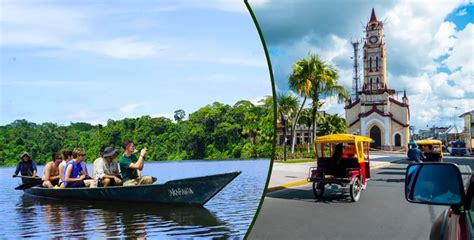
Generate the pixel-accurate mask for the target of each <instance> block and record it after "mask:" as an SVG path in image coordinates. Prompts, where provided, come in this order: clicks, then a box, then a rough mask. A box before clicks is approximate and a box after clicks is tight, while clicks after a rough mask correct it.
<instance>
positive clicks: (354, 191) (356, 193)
mask: <svg viewBox="0 0 474 240" xmlns="http://www.w3.org/2000/svg"><path fill="white" fill-rule="evenodd" d="M349 189H350V190H349V191H350V194H351V201H353V202H357V201H359V199H360V193H361V192H362V182H361V181H360V178H359V177H356V179H355V180H354V182H353V183H352V184H351V185H350V188H349Z"/></svg>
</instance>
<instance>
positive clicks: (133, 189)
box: [23, 171, 241, 206]
mask: <svg viewBox="0 0 474 240" xmlns="http://www.w3.org/2000/svg"><path fill="white" fill-rule="evenodd" d="M240 173H241V172H240V171H239V172H231V173H224V174H216V175H209V176H203V177H194V178H186V179H179V180H172V181H168V182H166V183H164V184H150V185H138V186H113V187H96V188H61V189H49V188H43V187H39V186H36V187H32V188H28V189H23V191H24V192H25V193H26V194H29V195H34V196H40V197H47V198H57V199H74V200H85V201H122V202H146V203H166V204H189V205H201V206H203V205H204V204H206V202H208V201H209V200H211V198H213V197H214V196H215V195H216V194H217V193H219V192H220V191H221V190H222V189H224V187H225V186H226V185H227V184H229V183H230V182H232V180H234V179H235V178H236V177H237V176H238V175H239V174H240Z"/></svg>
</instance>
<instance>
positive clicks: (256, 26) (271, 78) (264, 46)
mask: <svg viewBox="0 0 474 240" xmlns="http://www.w3.org/2000/svg"><path fill="white" fill-rule="evenodd" d="M244 3H245V6H246V7H247V9H248V11H249V13H250V16H252V19H253V22H254V24H255V28H257V31H258V35H259V36H260V41H262V46H263V50H264V51H265V57H266V58H267V64H268V72H269V73H270V80H271V84H272V94H273V122H274V132H273V147H272V152H273V156H272V158H271V159H270V166H269V169H268V175H267V182H266V183H265V188H264V189H263V193H262V197H261V198H260V203H259V205H258V208H257V211H256V212H255V215H254V217H253V220H252V222H251V223H250V225H249V228H248V229H247V233H246V234H245V236H244V239H247V237H248V235H249V234H250V231H252V228H253V225H254V224H255V221H256V220H257V216H258V214H259V213H260V209H261V208H262V204H263V201H264V199H265V195H266V194H267V188H268V184H269V183H270V177H271V175H272V170H273V159H275V147H276V137H277V135H276V132H277V128H276V123H277V107H276V91H275V80H274V77H273V69H272V63H271V61H270V55H269V54H268V49H267V45H266V43H265V39H264V38H263V33H262V30H261V29H260V25H258V21H257V18H256V17H255V14H254V13H253V11H252V8H251V7H250V4H249V3H248V0H244Z"/></svg>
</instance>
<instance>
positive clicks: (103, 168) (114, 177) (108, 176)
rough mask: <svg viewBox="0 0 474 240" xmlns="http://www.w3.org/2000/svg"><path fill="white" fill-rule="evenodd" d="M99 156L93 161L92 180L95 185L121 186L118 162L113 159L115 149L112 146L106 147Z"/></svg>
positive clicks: (115, 154)
mask: <svg viewBox="0 0 474 240" xmlns="http://www.w3.org/2000/svg"><path fill="white" fill-rule="evenodd" d="M101 155H102V156H101V157H99V158H97V159H96V160H95V161H94V174H93V176H94V180H95V182H96V184H97V186H103V187H108V186H121V185H122V179H121V178H120V177H121V176H120V171H119V168H118V163H117V161H115V157H116V156H117V151H116V150H115V149H114V148H113V147H106V148H104V150H103V151H101Z"/></svg>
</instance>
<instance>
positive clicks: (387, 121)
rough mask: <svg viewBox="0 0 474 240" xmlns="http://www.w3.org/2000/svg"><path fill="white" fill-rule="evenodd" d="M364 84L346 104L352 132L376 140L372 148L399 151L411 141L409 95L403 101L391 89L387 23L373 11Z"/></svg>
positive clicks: (365, 50) (365, 52)
mask: <svg viewBox="0 0 474 240" xmlns="http://www.w3.org/2000/svg"><path fill="white" fill-rule="evenodd" d="M363 65H364V79H363V80H364V81H363V84H362V86H361V89H357V90H356V91H357V93H358V94H356V96H357V97H356V98H355V99H351V100H349V101H347V102H346V105H345V107H344V108H345V114H346V122H347V124H348V132H349V133H350V134H357V135H363V136H368V137H371V138H372V139H374V142H373V143H372V144H371V147H372V148H377V149H383V150H399V149H401V148H405V149H406V147H407V144H408V141H409V138H410V131H409V126H410V109H409V105H408V98H407V96H406V92H405V91H404V92H403V97H402V99H401V101H399V100H398V99H397V98H395V93H396V92H395V90H394V89H389V88H388V86H387V51H386V48H385V43H384V35H383V22H382V21H378V20H377V17H376V16H375V11H374V9H372V14H371V16H370V20H369V22H368V23H367V26H366V28H365V38H364V44H363Z"/></svg>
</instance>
